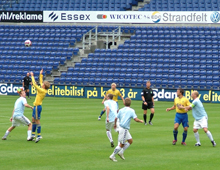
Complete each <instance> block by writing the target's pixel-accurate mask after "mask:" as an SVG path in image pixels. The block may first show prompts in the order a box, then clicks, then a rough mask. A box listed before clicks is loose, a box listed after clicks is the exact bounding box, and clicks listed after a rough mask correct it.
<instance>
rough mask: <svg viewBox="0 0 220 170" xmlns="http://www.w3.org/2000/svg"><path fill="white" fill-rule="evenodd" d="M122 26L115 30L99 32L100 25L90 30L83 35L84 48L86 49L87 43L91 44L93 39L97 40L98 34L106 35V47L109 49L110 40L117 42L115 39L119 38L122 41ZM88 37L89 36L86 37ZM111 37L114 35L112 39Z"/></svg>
mask: <svg viewBox="0 0 220 170" xmlns="http://www.w3.org/2000/svg"><path fill="white" fill-rule="evenodd" d="M93 30H95V33H93ZM121 35H122V33H121V26H119V27H118V28H116V29H115V30H113V31H112V32H98V27H97V26H96V27H95V28H93V29H91V30H90V31H89V32H87V33H86V34H84V35H83V49H85V46H86V44H88V45H89V47H90V46H91V43H92V40H95V41H97V39H98V36H102V37H106V49H108V44H109V42H110V41H112V42H115V40H116V39H117V38H118V40H119V41H121ZM86 37H88V38H87V39H86ZM109 37H112V39H111V40H110V38H109Z"/></svg>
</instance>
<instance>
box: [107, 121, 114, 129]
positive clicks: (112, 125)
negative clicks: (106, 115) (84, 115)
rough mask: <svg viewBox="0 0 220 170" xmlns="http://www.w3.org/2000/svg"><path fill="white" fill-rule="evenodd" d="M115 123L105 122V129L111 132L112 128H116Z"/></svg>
mask: <svg viewBox="0 0 220 170" xmlns="http://www.w3.org/2000/svg"><path fill="white" fill-rule="evenodd" d="M114 124H115V122H105V128H106V130H109V131H111V130H112V128H113V127H114Z"/></svg>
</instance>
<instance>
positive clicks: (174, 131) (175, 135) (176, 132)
mask: <svg viewBox="0 0 220 170" xmlns="http://www.w3.org/2000/svg"><path fill="white" fill-rule="evenodd" d="M177 134H178V131H176V130H173V136H174V140H177Z"/></svg>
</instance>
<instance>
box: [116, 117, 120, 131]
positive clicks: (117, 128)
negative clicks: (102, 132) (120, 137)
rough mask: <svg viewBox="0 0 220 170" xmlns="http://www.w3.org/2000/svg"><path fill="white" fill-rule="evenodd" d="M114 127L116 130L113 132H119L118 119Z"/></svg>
mask: <svg viewBox="0 0 220 170" xmlns="http://www.w3.org/2000/svg"><path fill="white" fill-rule="evenodd" d="M116 125H117V127H116V129H115V132H119V127H120V125H119V119H117V123H116Z"/></svg>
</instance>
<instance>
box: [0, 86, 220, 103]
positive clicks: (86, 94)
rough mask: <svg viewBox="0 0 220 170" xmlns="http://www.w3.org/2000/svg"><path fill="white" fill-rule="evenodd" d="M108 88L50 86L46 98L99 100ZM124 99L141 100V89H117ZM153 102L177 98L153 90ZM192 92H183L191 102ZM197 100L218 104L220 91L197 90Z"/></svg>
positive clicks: (6, 90) (4, 89) (10, 90)
mask: <svg viewBox="0 0 220 170" xmlns="http://www.w3.org/2000/svg"><path fill="white" fill-rule="evenodd" d="M19 87H21V85H20V84H7V83H6V84H0V95H15V94H17V89H18V88H19ZM109 89H110V88H109V87H100V86H85V87H84V86H65V85H51V87H50V89H48V94H47V96H51V97H76V98H77V97H80V98H88V99H89V98H96V99H101V98H103V97H104V96H105V94H106V92H107V91H108V90H109ZM118 90H119V91H120V92H121V94H122V96H123V97H124V98H126V97H129V98H131V99H132V100H141V92H142V90H143V89H142V88H127V87H126V88H118ZM153 92H154V100H155V101H173V100H174V99H175V97H177V94H176V89H153ZM192 92H193V90H185V94H184V96H185V97H186V98H187V99H189V100H190V101H192V98H191V94H192ZM198 92H199V94H200V95H199V98H200V100H201V101H202V102H206V103H209V102H213V103H220V91H215V90H198ZM36 93H37V91H36V89H35V88H34V87H33V86H30V95H32V96H33V95H36ZM119 99H120V98H119Z"/></svg>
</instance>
